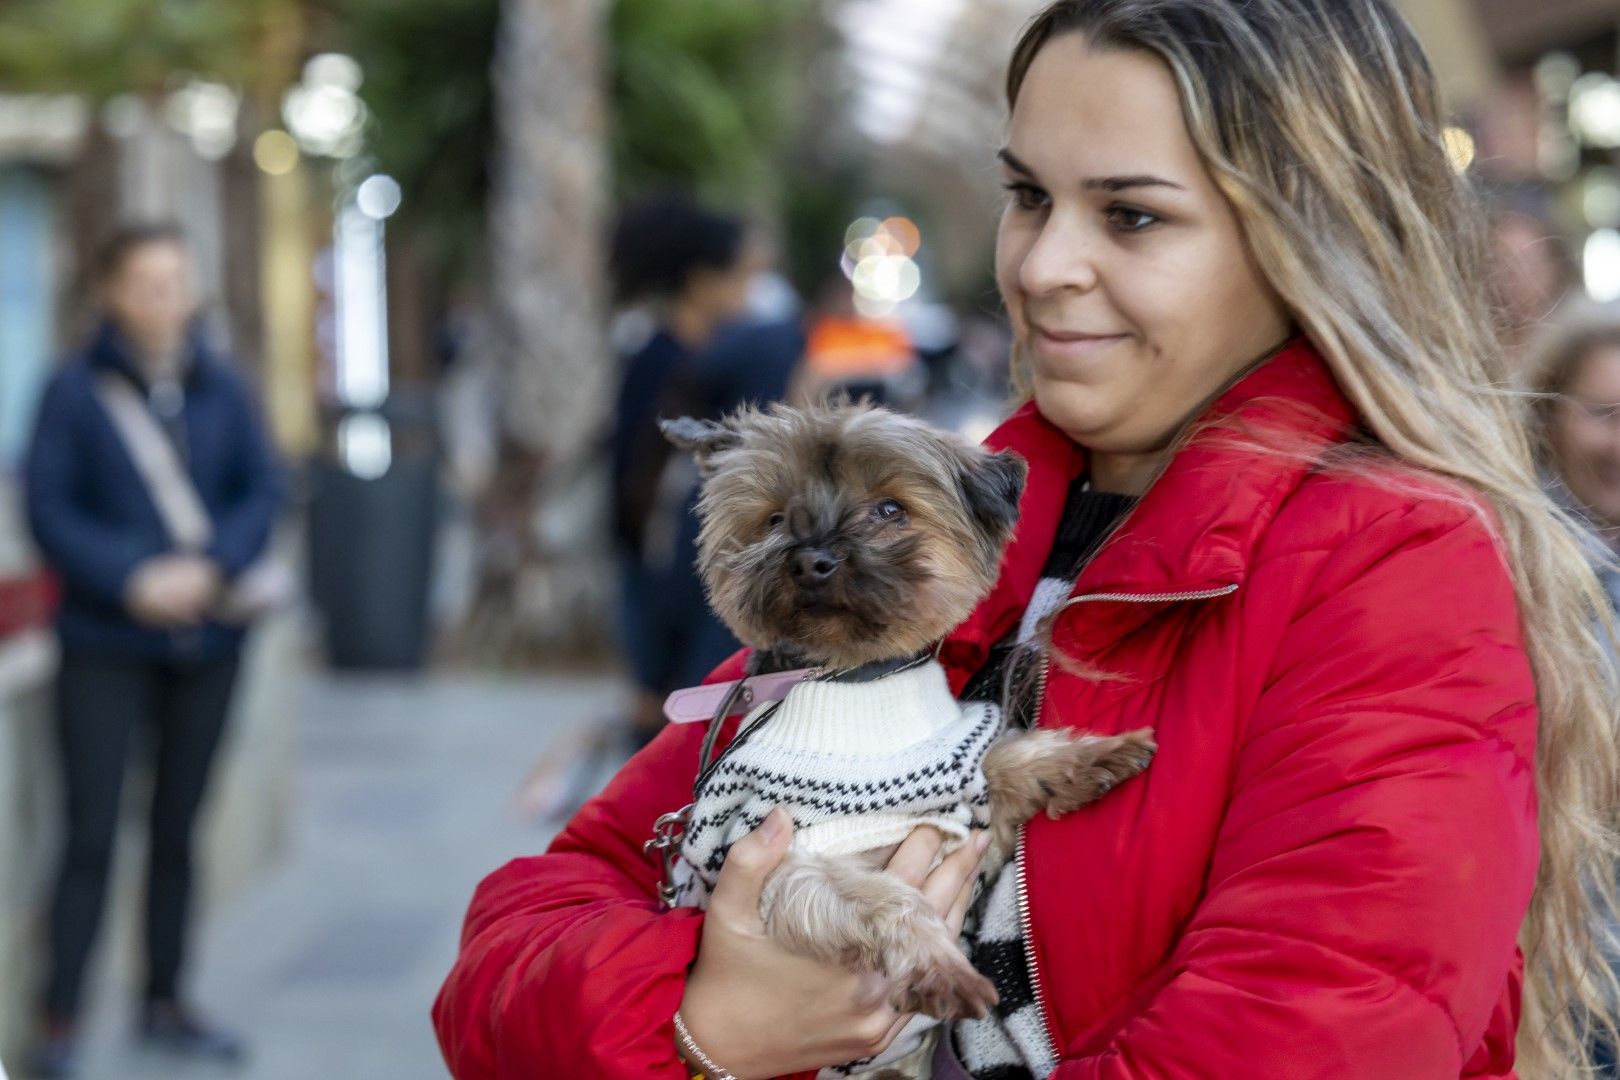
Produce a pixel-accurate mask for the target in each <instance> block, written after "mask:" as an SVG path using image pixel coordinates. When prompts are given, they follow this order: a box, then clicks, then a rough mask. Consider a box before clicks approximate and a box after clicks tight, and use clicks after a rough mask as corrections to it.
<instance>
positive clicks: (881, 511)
mask: <svg viewBox="0 0 1620 1080" xmlns="http://www.w3.org/2000/svg"><path fill="white" fill-rule="evenodd" d="M905 512H906V508H905V507H903V506H901V505H900V504H899V503H897V502H895V501H894V500H893V499H884V500H883V501H882V502H880V503H878V504H877V505H876V506H874V507H872V516H873V517H875V518H878V519H880V520H882V521H891V520H893V519H894V518H897V517H899V516H900V515H901V514H904V513H905Z"/></svg>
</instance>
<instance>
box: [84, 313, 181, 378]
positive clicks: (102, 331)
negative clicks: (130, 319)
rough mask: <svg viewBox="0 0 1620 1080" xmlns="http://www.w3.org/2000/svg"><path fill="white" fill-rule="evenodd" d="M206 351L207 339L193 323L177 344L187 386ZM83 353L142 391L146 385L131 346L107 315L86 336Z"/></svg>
mask: <svg viewBox="0 0 1620 1080" xmlns="http://www.w3.org/2000/svg"><path fill="white" fill-rule="evenodd" d="M209 355H210V354H209V350H208V346H207V343H206V342H205V341H204V340H203V336H202V334H201V332H200V331H199V330H198V329H197V327H196V326H195V324H194V325H193V326H192V328H191V329H190V330H188V331H187V332H186V340H185V343H184V344H183V345H182V346H181V364H182V372H183V374H182V378H181V381H182V382H184V383H185V384H186V385H187V386H191V385H193V384H195V382H196V380H197V378H198V376H199V375H200V374H201V372H202V370H203V368H205V367H206V364H207V360H208V357H209ZM85 356H86V358H87V359H88V360H89V361H90V365H91V366H92V367H97V368H101V369H104V370H109V371H116V372H118V374H120V375H122V376H123V377H124V378H126V379H128V380H129V381H130V382H132V383H134V384H135V386H136V387H137V388H138V389H139V390H140V391H141V392H142V393H143V394H144V393H146V392H147V391H148V390H149V389H150V387H148V386H147V384H146V377H145V376H144V375H142V374H141V369H140V367H139V366H138V365H137V364H136V362H135V347H134V346H133V345H132V344H130V341H129V339H128V338H127V337H125V336H124V334H123V332H122V331H121V330H119V329H118V325H117V324H116V323H114V322H113V321H112V320H111V319H103V320H102V322H101V323H100V324H99V325H98V326H97V327H96V331H95V333H94V334H93V335H92V336H91V338H90V344H89V345H88V346H86V348H85Z"/></svg>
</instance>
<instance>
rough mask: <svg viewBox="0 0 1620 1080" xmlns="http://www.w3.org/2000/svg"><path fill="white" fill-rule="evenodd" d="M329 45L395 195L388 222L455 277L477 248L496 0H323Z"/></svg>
mask: <svg viewBox="0 0 1620 1080" xmlns="http://www.w3.org/2000/svg"><path fill="white" fill-rule="evenodd" d="M331 3H332V15H333V18H332V30H333V32H332V34H331V35H330V36H331V37H333V38H334V39H335V40H334V41H333V43H332V44H333V47H335V48H339V49H341V50H342V51H344V52H347V53H349V54H350V55H351V56H353V57H354V58H355V59H356V60H358V61H359V62H360V69H361V70H362V71H363V72H364V73H365V81H364V82H362V83H361V85H360V96H361V98H362V99H363V100H364V101H365V103H366V107H367V109H368V110H370V113H371V125H370V127H369V129H368V130H367V133H366V150H367V152H368V153H369V154H370V155H371V156H372V157H374V158H375V159H376V162H377V167H378V168H379V169H381V170H382V171H383V172H386V173H388V174H389V175H390V176H392V177H394V179H396V180H398V181H399V183H400V186H401V187H402V188H403V189H404V191H405V199H404V200H403V201H402V202H401V204H400V208H399V216H398V219H397V220H396V221H395V222H393V223H391V224H393V225H395V226H397V227H400V228H404V229H409V230H412V231H413V232H414V233H415V235H416V236H417V237H418V239H420V240H421V241H422V243H423V244H424V247H425V251H426V253H427V254H429V255H430V257H431V258H432V259H433V261H434V262H435V263H437V264H438V265H439V266H440V267H442V268H443V269H445V270H446V271H448V275H447V276H448V277H451V278H453V277H455V276H457V275H458V274H460V273H464V272H466V271H468V270H470V269H471V268H472V267H473V266H474V265H476V259H477V256H478V255H479V253H480V252H481V251H482V249H483V234H484V227H485V219H484V212H485V205H486V201H487V199H486V196H487V193H488V188H489V161H490V150H491V147H492V146H493V145H494V140H495V104H494V97H493V94H492V92H491V89H490V83H489V80H490V59H491V57H492V56H493V55H494V51H495V34H496V28H497V26H498V25H499V22H500V4H499V3H498V0H331Z"/></svg>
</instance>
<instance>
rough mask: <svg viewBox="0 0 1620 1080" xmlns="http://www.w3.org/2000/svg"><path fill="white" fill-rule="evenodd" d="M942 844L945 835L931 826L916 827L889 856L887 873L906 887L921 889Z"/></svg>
mask: <svg viewBox="0 0 1620 1080" xmlns="http://www.w3.org/2000/svg"><path fill="white" fill-rule="evenodd" d="M944 843H945V834H944V833H941V832H940V831H939V830H938V829H936V828H934V827H933V826H932V825H919V826H917V828H915V829H912V830H911V835H909V836H907V837H906V838H905V839H904V840H902V841H901V842H900V846H899V847H898V848H896V849H895V852H894V854H893V855H891V856H889V865H888V870H889V873H891V874H894V875H895V876H896V877H898V878H899V879H900V880H901V881H904V882H906V883H907V884H908V885H912V886H915V887H917V888H921V887H922V883H923V881H924V879H926V878H927V877H928V870H929V868H930V867H931V866H933V865H934V857H935V856H936V855H938V854H939V849H940V845H942V844H944Z"/></svg>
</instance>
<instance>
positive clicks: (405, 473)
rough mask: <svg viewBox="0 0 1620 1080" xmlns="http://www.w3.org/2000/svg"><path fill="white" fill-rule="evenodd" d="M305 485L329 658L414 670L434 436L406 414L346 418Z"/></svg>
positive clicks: (431, 523) (432, 529)
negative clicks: (426, 433)
mask: <svg viewBox="0 0 1620 1080" xmlns="http://www.w3.org/2000/svg"><path fill="white" fill-rule="evenodd" d="M310 487H311V491H310V496H311V501H310V512H309V531H310V535H309V541H310V542H309V560H310V567H309V582H310V597H311V601H312V602H313V605H314V607H315V610H316V611H317V612H318V613H319V615H320V618H321V621H322V623H323V624H324V630H325V642H326V654H327V659H328V661H329V662H330V664H331V665H332V667H334V668H339V669H350V670H387V671H410V670H415V669H417V668H420V667H421V666H422V663H423V660H424V659H425V657H426V655H427V651H428V638H429V632H430V630H429V626H428V593H429V587H430V583H431V578H432V571H433V561H434V560H433V555H434V540H435V535H436V533H437V531H438V517H439V462H438V455H437V453H436V451H435V448H434V446H433V440H432V438H431V437H430V436H426V435H425V434H424V432H423V430H422V429H421V428H420V427H419V424H418V423H413V422H411V420H410V419H409V418H406V419H405V420H404V421H401V419H400V418H399V417H397V416H392V415H391V416H384V415H383V414H381V413H352V414H348V415H345V416H343V417H341V418H340V419H339V420H338V423H337V426H336V430H335V431H334V438H333V439H332V440H331V443H330V445H329V447H328V450H327V452H326V453H325V454H323V455H322V457H321V458H320V459H318V460H317V461H316V462H315V464H314V467H313V468H312V470H311V473H310Z"/></svg>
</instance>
